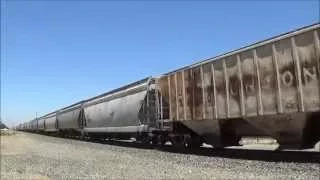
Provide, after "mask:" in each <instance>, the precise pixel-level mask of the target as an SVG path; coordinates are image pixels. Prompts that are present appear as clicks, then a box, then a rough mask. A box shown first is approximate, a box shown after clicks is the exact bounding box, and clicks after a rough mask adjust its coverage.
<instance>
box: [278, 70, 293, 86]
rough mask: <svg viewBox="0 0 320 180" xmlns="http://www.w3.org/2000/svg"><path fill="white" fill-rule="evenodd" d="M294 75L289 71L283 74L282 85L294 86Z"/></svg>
mask: <svg viewBox="0 0 320 180" xmlns="http://www.w3.org/2000/svg"><path fill="white" fill-rule="evenodd" d="M293 78H294V77H293V75H292V73H291V72H290V71H289V70H286V71H285V72H284V73H282V75H281V80H282V83H283V84H284V85H286V86H292V84H293V81H294V79H293Z"/></svg>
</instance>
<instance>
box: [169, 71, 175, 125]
mask: <svg viewBox="0 0 320 180" xmlns="http://www.w3.org/2000/svg"><path fill="white" fill-rule="evenodd" d="M168 81H169V91H170V92H169V93H170V96H169V97H170V100H169V103H170V119H171V120H177V104H176V99H177V94H176V79H175V74H171V75H169V76H168Z"/></svg>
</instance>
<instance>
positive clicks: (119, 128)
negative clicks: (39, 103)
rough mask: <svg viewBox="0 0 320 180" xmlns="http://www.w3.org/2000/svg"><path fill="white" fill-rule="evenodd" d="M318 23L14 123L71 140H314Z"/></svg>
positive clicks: (319, 114)
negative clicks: (67, 136) (263, 138)
mask: <svg viewBox="0 0 320 180" xmlns="http://www.w3.org/2000/svg"><path fill="white" fill-rule="evenodd" d="M319 37H320V24H319V23H318V24H314V25H311V26H308V27H303V28H301V29H298V30H295V31H292V32H289V33H286V34H283V35H280V36H277V37H274V38H271V39H267V40H265V41H261V42H258V43H255V44H253V45H250V46H247V47H243V48H241V49H238V50H235V51H232V52H229V53H226V54H223V55H220V56H217V57H214V58H211V59H207V60H205V61H202V62H199V63H196V64H193V65H190V66H187V67H184V68H181V69H178V70H176V71H173V72H170V73H167V74H163V75H161V76H159V77H149V78H145V79H143V80H140V81H137V82H135V83H132V84H129V85H127V86H124V87H121V88H119V89H116V90H113V91H111V92H107V93H105V94H102V95H99V96H97V97H94V98H91V99H87V100H84V101H81V102H78V103H76V104H73V105H71V106H68V107H66V108H63V109H60V110H57V111H55V112H52V113H49V114H47V115H44V116H42V117H39V118H36V119H34V120H32V121H30V122H26V123H23V124H20V125H19V126H18V127H17V129H20V130H26V131H33V132H43V133H55V134H59V135H76V136H79V137H82V138H83V137H87V136H90V137H98V138H110V137H111V138H121V139H124V138H131V137H135V138H136V139H137V140H141V141H144V142H152V143H162V144H163V143H165V142H166V141H171V142H172V144H173V145H176V146H186V147H192V146H196V147H198V146H200V145H201V144H202V143H203V142H205V143H207V144H211V145H213V146H214V147H225V146H230V145H238V142H239V140H240V138H241V137H245V136H255V137H257V136H258V137H272V138H274V139H276V140H277V141H278V143H279V144H280V146H281V147H292V148H302V147H310V146H313V145H314V144H315V143H316V142H317V141H319V140H320V111H319V110H320V88H319V86H320V82H319V72H320V40H319Z"/></svg>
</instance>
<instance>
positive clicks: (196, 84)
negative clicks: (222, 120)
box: [192, 67, 203, 120]
mask: <svg viewBox="0 0 320 180" xmlns="http://www.w3.org/2000/svg"><path fill="white" fill-rule="evenodd" d="M192 71H193V85H192V88H193V92H194V93H193V96H194V97H193V98H194V101H193V102H194V104H193V106H194V117H193V119H194V120H201V119H203V97H202V81H201V70H200V67H196V68H194V69H193V70H192Z"/></svg>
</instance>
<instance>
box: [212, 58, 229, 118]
mask: <svg viewBox="0 0 320 180" xmlns="http://www.w3.org/2000/svg"><path fill="white" fill-rule="evenodd" d="M213 66H214V77H215V83H216V103H217V116H218V118H226V117H227V113H226V110H227V109H226V104H227V102H226V98H225V97H226V79H225V76H224V70H223V65H222V60H219V61H215V62H213Z"/></svg>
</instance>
